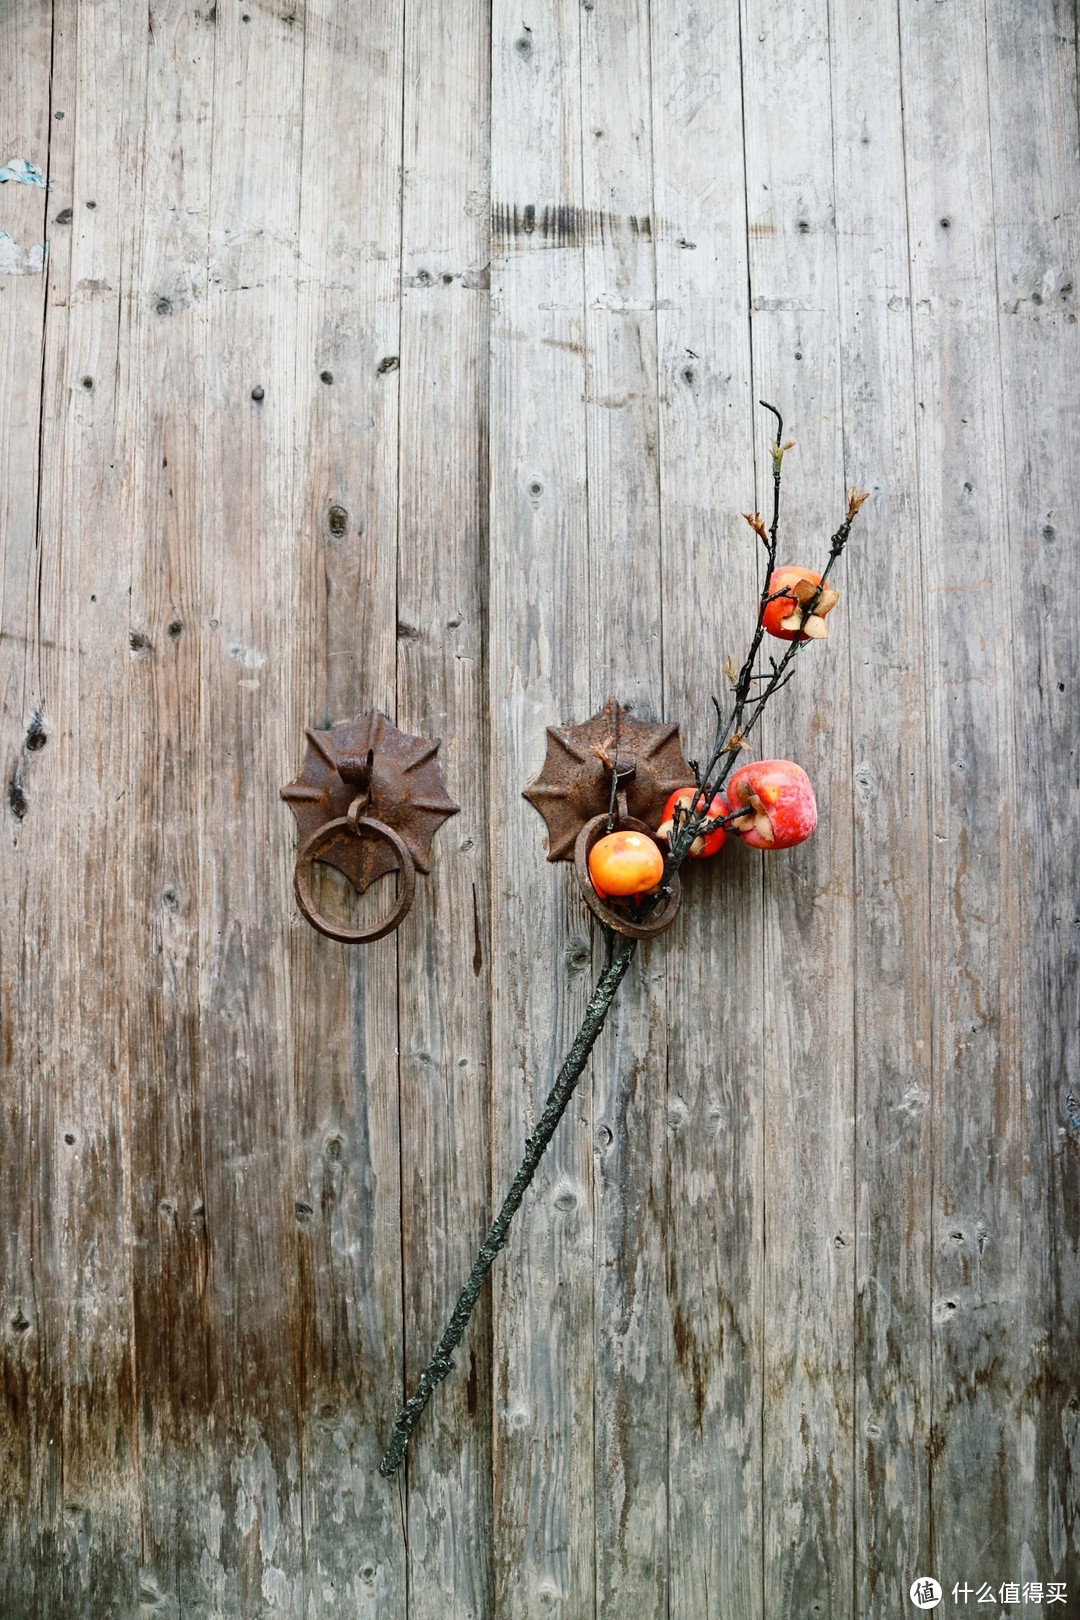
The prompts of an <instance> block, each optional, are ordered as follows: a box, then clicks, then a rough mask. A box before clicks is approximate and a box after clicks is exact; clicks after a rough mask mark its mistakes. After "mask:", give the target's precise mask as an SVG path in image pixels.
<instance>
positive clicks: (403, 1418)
mask: <svg viewBox="0 0 1080 1620" xmlns="http://www.w3.org/2000/svg"><path fill="white" fill-rule="evenodd" d="M608 943H609V949H610V945H611V941H610V940H609V942H608ZM636 948H637V942H636V940H633V939H624V940H622V941H621V942H620V945H619V949H618V950H617V951H616V952H615V954H614V955H613V956H612V957H611V960H610V962H609V963H608V965H607V966H606V967H605V969H604V971H603V973H601V975H600V977H599V979H598V980H597V981H596V986H595V988H594V990H593V993H592V998H591V1000H590V1002H589V1005H588V1008H587V1010H586V1013H585V1017H584V1019H583V1021H582V1025H581V1028H580V1029H579V1030H578V1032H577V1036H576V1037H575V1040H574V1044H573V1046H571V1048H570V1051H569V1052H568V1053H567V1057H566V1061H565V1063H564V1064H563V1066H562V1068H561V1069H560V1070H559V1077H558V1079H557V1080H556V1082H555V1084H554V1086H553V1087H552V1088H551V1092H550V1094H549V1096H548V1100H547V1102H546V1103H545V1104H544V1111H543V1113H542V1114H541V1115H540V1118H539V1119H538V1120H537V1122H536V1129H535V1130H534V1131H533V1133H532V1135H531V1136H530V1137H529V1139H528V1141H527V1142H526V1144H525V1157H524V1158H523V1159H522V1161H521V1164H520V1165H519V1167H518V1172H517V1174H516V1175H515V1177H514V1179H513V1181H512V1182H511V1184H510V1191H509V1192H508V1193H507V1195H506V1197H505V1198H504V1199H503V1206H502V1208H501V1209H500V1211H499V1213H498V1215H496V1217H495V1219H494V1221H493V1222H492V1225H491V1230H490V1231H489V1232H488V1235H487V1237H486V1238H485V1239H484V1241H483V1243H482V1245H481V1247H480V1252H479V1254H478V1255H477V1257H476V1261H475V1264H474V1265H473V1268H472V1271H471V1272H470V1274H469V1280H468V1282H467V1283H466V1284H465V1286H464V1288H463V1289H462V1290H461V1293H460V1295H459V1296H458V1302H457V1304H456V1305H455V1306H454V1311H453V1315H452V1316H451V1318H450V1321H449V1322H448V1324H447V1327H446V1331H445V1333H444V1334H443V1336H442V1338H441V1339H440V1340H439V1345H438V1348H437V1350H436V1351H435V1354H434V1355H433V1356H432V1358H431V1360H430V1361H429V1362H428V1364H427V1366H426V1367H425V1368H424V1370H423V1372H422V1373H421V1374H420V1382H419V1384H418V1385H417V1388H416V1394H415V1395H413V1396H412V1397H411V1398H410V1399H409V1400H407V1401H406V1402H405V1405H404V1406H403V1407H402V1408H401V1411H400V1412H399V1413H398V1415H397V1418H396V1420H395V1422H394V1434H393V1439H392V1440H391V1442H390V1444H389V1446H388V1447H387V1450H386V1455H385V1457H384V1458H383V1460H382V1462H381V1463H380V1464H379V1473H380V1474H383V1475H386V1476H389V1475H390V1474H393V1473H394V1472H395V1470H396V1469H397V1468H398V1467H399V1465H400V1463H401V1461H402V1459H403V1458H404V1456H405V1447H406V1446H407V1445H408V1443H409V1436H410V1435H411V1434H412V1431H413V1429H414V1428H415V1427H416V1424H417V1422H418V1420H419V1418H420V1414H421V1412H422V1411H423V1410H424V1407H425V1406H426V1405H427V1403H428V1401H429V1400H430V1399H431V1397H432V1395H433V1394H434V1392H435V1390H436V1388H437V1387H438V1385H439V1384H440V1383H441V1382H442V1380H443V1379H444V1378H446V1377H447V1375H448V1374H449V1373H450V1372H451V1371H452V1370H453V1365H454V1364H453V1361H452V1360H451V1354H452V1352H453V1351H454V1350H456V1349H457V1347H458V1345H459V1344H460V1343H461V1340H462V1336H463V1335H464V1332H465V1329H466V1327H467V1326H468V1322H469V1317H470V1316H471V1315H472V1312H473V1306H474V1305H475V1304H476V1301H477V1299H478V1297H479V1294H480V1290H481V1288H482V1287H483V1286H484V1278H485V1277H486V1276H487V1274H488V1272H489V1271H490V1270H491V1267H492V1264H493V1263H494V1260H495V1256H496V1255H497V1254H498V1252H499V1250H500V1249H501V1248H502V1246H503V1244H504V1243H505V1242H506V1238H507V1234H508V1232H509V1230H510V1222H511V1221H512V1220H513V1218H514V1216H515V1214H516V1213H517V1211H518V1208H519V1206H520V1204H521V1200H522V1199H523V1198H524V1196H525V1194H526V1192H527V1190H528V1187H529V1183H530V1182H531V1181H532V1179H533V1176H534V1175H535V1174H536V1169H537V1166H538V1165H539V1163H540V1160H541V1159H542V1158H543V1156H544V1151H545V1149H546V1148H547V1145H548V1143H549V1142H550V1141H551V1138H552V1137H553V1136H554V1134H555V1130H556V1127H557V1126H558V1123H559V1121H560V1119H562V1117H563V1114H564V1113H565V1112H566V1105H567V1103H568V1102H569V1101H570V1098H571V1097H572V1096H573V1095H574V1090H575V1088H576V1086H577V1083H578V1081H579V1080H580V1078H581V1075H582V1071H583V1070H584V1068H585V1065H586V1063H587V1062H588V1061H589V1053H590V1052H591V1051H592V1049H593V1047H594V1045H595V1044H596V1038H597V1036H598V1035H599V1033H600V1031H601V1030H602V1029H603V1027H604V1021H605V1019H606V1018H607V1015H608V1009H609V1008H610V1006H611V1003H612V1001H613V1000H614V997H615V992H616V990H618V988H619V986H620V984H621V983H622V981H623V978H624V976H625V974H626V970H627V968H628V967H629V966H630V962H631V959H632V957H633V955H634V951H635V949H636Z"/></svg>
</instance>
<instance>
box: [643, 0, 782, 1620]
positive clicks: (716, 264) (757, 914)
mask: <svg viewBox="0 0 1080 1620" xmlns="http://www.w3.org/2000/svg"><path fill="white" fill-rule="evenodd" d="M740 71H741V69H740V62H739V54H738V10H737V7H736V6H733V5H732V6H725V7H714V8H710V9H708V10H704V9H702V8H700V7H697V6H694V5H684V6H680V7H678V8H677V11H676V12H673V13H672V14H671V15H670V16H668V17H666V18H664V19H663V20H662V21H660V22H659V25H658V23H657V20H654V26H653V47H652V84H653V108H654V112H653V164H654V177H655V212H654V220H653V229H654V241H655V251H656V302H657V328H658V332H657V344H658V391H659V428H660V440H659V458H660V496H661V504H660V535H661V537H662V545H661V558H662V566H663V620H664V712H665V714H667V715H669V716H670V717H671V718H673V719H674V718H676V717H678V718H680V719H681V720H682V722H683V739H684V747H685V751H686V752H687V753H688V754H689V755H690V756H691V757H693V756H694V755H697V756H698V757H699V758H701V759H702V760H704V758H706V757H707V750H708V747H709V744H710V739H711V735H712V707H711V698H712V696H713V694H714V693H715V694H716V695H717V696H718V697H719V698H720V700H721V702H723V701H724V699H725V694H726V691H727V689H728V688H727V682H726V679H725V677H724V676H723V674H722V666H723V663H724V660H725V657H726V656H728V655H729V654H733V655H734V656H735V657H736V658H737V659H738V660H739V661H741V659H742V657H743V656H744V655H745V648H746V646H747V643H748V638H749V634H750V629H751V626H752V624H753V620H754V614H755V611H756V605H757V595H758V578H757V576H758V572H759V569H758V563H757V554H758V543H757V541H756V540H755V539H754V537H753V535H752V534H751V532H750V530H749V529H748V528H747V526H746V524H745V523H744V522H743V519H742V516H741V515H740V514H741V512H742V511H743V510H744V509H745V507H746V506H747V505H748V503H749V502H750V501H751V500H752V498H753V438H752V425H753V416H754V413H753V410H752V390H751V382H750V328H749V320H748V318H747V308H746V299H747V292H746V288H747V244H746V201H745V195H744V178H743V151H742V138H741V126H742V105H741V95H740ZM741 853H742V852H741V851H736V850H735V849H734V845H732V847H731V848H730V849H725V850H724V851H722V852H721V854H720V857H719V858H718V859H717V860H714V861H705V862H692V863H690V864H689V865H688V866H684V868H683V885H684V900H683V908H682V913H681V916H680V918H679V921H678V922H677V923H676V925H675V928H674V929H673V930H672V932H671V933H670V934H668V935H665V937H664V943H663V950H664V952H665V955H666V967H667V996H668V1034H667V1041H668V1053H669V1057H668V1094H667V1099H666V1135H667V1141H666V1146H665V1148H664V1157H666V1162H667V1188H666V1208H667V1217H666V1234H665V1236H666V1266H667V1277H668V1296H669V1307H668V1308H669V1310H670V1312H671V1317H672V1348H673V1354H672V1355H671V1356H670V1357H669V1358H668V1359H667V1361H666V1381H667V1424H668V1464H667V1473H668V1491H669V1499H668V1523H667V1537H668V1565H669V1603H670V1614H671V1616H672V1620H675V1617H679V1620H713V1617H716V1620H720V1617H723V1620H752V1617H753V1620H760V1616H761V1613H762V1608H761V1601H762V1598H761V1559H760V1555H759V1553H758V1551H757V1549H758V1548H759V1547H760V1542H761V1508H762V1493H761V1400H762V1390H761V1310H762V1291H761V1290H762V1204H763V1198H764V1189H763V1184H762V1137H761V1130H762V1118H761V1101H760V1096H761V1093H760V1085H761V1061H760V1056H761V1022H762V1004H761V950H762V944H761V879H760V873H759V871H758V870H757V866H756V863H755V862H753V861H749V860H745V859H741V858H740V856H741ZM734 942H737V945H736V944H735V943H734Z"/></svg>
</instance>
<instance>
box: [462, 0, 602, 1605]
mask: <svg viewBox="0 0 1080 1620" xmlns="http://www.w3.org/2000/svg"><path fill="white" fill-rule="evenodd" d="M491 48H492V88H491V95H492V104H491V121H492V151H491V160H492V243H491V253H492V261H491V373H490V383H489V389H490V393H489V416H490V433H491V441H490V442H491V457H490V461H491V482H490V489H491V497H490V519H489V521H490V546H489V557H490V572H489V578H490V586H489V591H490V595H489V609H488V611H489V615H490V618H489V636H488V647H489V666H488V667H489V690H490V706H491V746H492V759H491V794H490V817H491V825H490V848H491V895H492V1002H491V1014H492V1022H491V1031H492V1033H491V1049H492V1074H493V1109H492V1183H493V1186H492V1191H493V1195H494V1197H495V1198H496V1199H498V1198H500V1197H501V1195H502V1190H503V1189H505V1188H506V1187H507V1186H508V1184H509V1182H510V1179H511V1177H512V1175H513V1172H514V1170H515V1169H516V1167H517V1163H518V1160H519V1158H520V1156H521V1152H522V1149H523V1146H524V1141H525V1137H526V1135H527V1134H528V1130H529V1127H530V1124H531V1122H532V1121H533V1120H534V1119H535V1117H536V1115H537V1114H538V1113H539V1112H540V1109H541V1107H542V1105H543V1101H544V1099H545V1097H546V1096H547V1093H548V1091H549V1090H550V1088H551V1085H552V1082H553V1081H554V1078H555V1075H556V1073H557V1070H558V1065H559V1064H560V1062H561V1060H562V1057H563V1054H564V1052H565V1051H566V1049H567V1048H568V1047H569V1045H570V1042H571V1040H572V1039H573V1036H574V1033H575V1032H576V1030H577V1027H578V1025H579V1023H580V1020H581V1016H582V1014H583V1012H584V1009H585V1005H586V1002H587V999H588V987H589V982H590V981H589V971H588V970H589V965H590V958H591V952H590V949H589V932H588V928H587V926H586V925H585V923H584V921H583V919H582V914H581V906H580V901H579V899H578V897H577V895H576V891H575V889H574V886H573V878H572V876H571V874H570V872H569V870H568V869H567V868H566V867H565V866H562V865H551V866H545V865H544V864H543V853H544V842H543V824H542V823H541V821H540V820H539V818H538V816H537V815H536V812H535V811H534V810H533V809H532V808H531V807H530V806H529V805H528V804H527V803H526V802H525V801H524V800H523V799H522V798H521V790H522V788H523V787H524V786H525V785H526V783H527V782H529V781H530V780H531V778H532V777H533V776H534V775H535V774H536V772H537V771H538V769H539V768H540V766H541V764H542V762H543V759H544V751H545V737H544V727H545V726H546V725H551V724H556V725H557V724H560V723H563V722H568V721H574V720H580V719H585V718H586V717H587V715H588V714H589V712H590V711H589V701H590V688H589V648H588V634H589V631H588V566H587V528H586V523H587V515H586V489H585V420H584V403H583V402H584V395H585V386H586V376H585V362H584V353H585V330H584V320H583V309H582V263H581V250H580V245H579V243H580V230H581V222H582V219H583V213H582V207H581V151H580V143H581V138H582V137H581V123H580V111H579V109H580V97H579V93H578V62H579V20H578V8H577V6H576V5H571V4H569V3H562V0H559V3H548V4H545V5H543V6H540V7H533V8H531V9H530V13H529V17H528V19H527V26H525V25H523V21H522V18H521V14H520V12H519V11H518V10H516V9H515V8H513V7H511V6H510V5H508V4H505V3H503V0H498V3H497V4H496V5H495V6H494V7H493V11H492V47H491ZM587 1085H588V1081H587V1080H583V1082H582V1092H581V1095H580V1097H579V1099H578V1100H577V1102H576V1103H575V1105H574V1106H572V1107H571V1108H570V1109H569V1110H568V1112H567V1116H566V1118H565V1119H564V1121H563V1124H562V1127H561V1129H560V1131H559V1132H558V1134H557V1135H556V1137H555V1140H554V1142H553V1143H552V1146H551V1148H550V1149H549V1151H548V1154H547V1157H546V1159H545V1162H544V1164H543V1165H542V1166H541V1168H540V1171H539V1172H538V1174H537V1177H536V1180H535V1182H534V1184H533V1187H532V1190H531V1191H530V1193H529V1197H528V1203H527V1206H526V1208H525V1209H524V1210H523V1211H522V1213H521V1215H520V1216H519V1218H518V1221H517V1222H516V1223H515V1227H514V1228H513V1230H512V1232H511V1236H510V1240H509V1242H508V1244H507V1246H506V1250H505V1253H504V1254H503V1256H502V1258H501V1259H500V1260H499V1262H498V1264H497V1266H496V1268H495V1272H494V1275H493V1290H494V1292H493V1303H494V1433H493V1452H494V1532H493V1534H494V1548H495V1567H494V1578H495V1612H496V1613H497V1614H499V1615H500V1616H503V1615H505V1616H506V1617H507V1620H526V1617H531V1616H534V1615H536V1614H537V1613H539V1612H545V1613H550V1614H552V1615H558V1616H562V1617H564V1620H571V1617H572V1616H577V1615H580V1614H583V1613H584V1614H587V1613H589V1612H591V1610H592V1608H593V1592H594V1580H595V1573H594V1547H593V1542H594V1519H593V1464H592V1453H591V1445H590V1436H591V1433H592V1426H593V1298H592V1290H591V1286H590V1279H591V1276H592V1265H593V1214H592V1208H591V1202H590V1199H589V1198H588V1196H587V1193H586V1189H587V1188H588V1187H589V1185H590V1176H591V1171H590V1167H591V1161H592V1156H593V1151H594V1137H593V1133H592V1131H591V1129H590V1125H591V1109H590V1106H589V1094H588V1091H587V1090H586V1089H585V1087H586V1086H587Z"/></svg>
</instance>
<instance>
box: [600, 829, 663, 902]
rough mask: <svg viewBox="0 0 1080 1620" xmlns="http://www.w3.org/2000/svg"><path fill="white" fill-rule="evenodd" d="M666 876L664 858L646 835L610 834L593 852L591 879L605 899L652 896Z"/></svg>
mask: <svg viewBox="0 0 1080 1620" xmlns="http://www.w3.org/2000/svg"><path fill="white" fill-rule="evenodd" d="M663 875H664V857H663V855H661V853H660V849H659V846H658V845H656V844H655V843H654V842H653V840H652V839H651V838H649V837H647V836H646V834H645V833H639V832H613V833H607V834H605V836H604V837H603V838H598V839H597V841H596V843H595V844H594V845H593V847H592V849H591V850H590V851H589V876H590V878H591V879H592V886H593V888H594V889H595V890H596V892H597V894H598V895H599V896H600V898H601V900H606V899H607V897H608V895H611V894H614V895H619V896H625V895H640V894H651V893H652V891H653V889H655V888H656V886H657V884H658V883H659V882H660V879H661V878H662V877H663Z"/></svg>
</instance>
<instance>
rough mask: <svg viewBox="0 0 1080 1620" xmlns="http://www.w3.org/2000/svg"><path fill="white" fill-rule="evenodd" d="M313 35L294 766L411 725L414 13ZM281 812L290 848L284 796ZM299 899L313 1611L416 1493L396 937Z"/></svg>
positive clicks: (304, 1372)
mask: <svg viewBox="0 0 1080 1620" xmlns="http://www.w3.org/2000/svg"><path fill="white" fill-rule="evenodd" d="M286 9H288V8H286ZM288 26H289V27H290V29H291V31H293V32H295V30H296V28H297V26H298V24H297V23H293V24H291V25H288ZM302 51H303V102H302V141H303V149H302V159H301V164H302V167H301V172H300V214H299V240H298V253H299V258H298V261H297V270H296V271H295V272H294V275H295V279H296V299H297V303H296V329H297V338H296V345H297V346H296V360H295V367H294V370H293V373H292V376H291V379H289V380H286V378H285V377H283V378H282V386H283V388H284V389H286V390H287V391H288V393H289V394H292V395H294V396H295V399H296V402H297V410H298V416H297V424H298V430H299V431H298V434H297V441H296V453H295V455H294V460H293V473H292V476H293V478H294V479H295V481H296V487H297V490H298V492H299V496H300V503H301V504H300V508H299V512H298V515H297V525H296V531H295V534H294V535H293V537H292V540H291V544H292V546H293V547H294V548H295V550H296V552H297V557H298V567H297V575H296V578H295V579H294V582H293V592H294V594H293V598H292V601H291V603H290V604H289V608H288V611H287V614H286V618H285V623H284V625H283V627H282V643H281V646H282V656H283V658H285V659H286V661H287V665H288V670H289V676H288V692H289V707H290V713H289V744H288V746H289V755H288V757H287V758H285V759H282V761H281V771H280V775H281V779H282V780H283V779H284V778H285V777H286V776H289V775H291V774H292V772H293V771H294V770H295V769H296V767H297V766H298V764H299V761H300V759H301V758H302V756H303V751H304V748H305V746H306V744H305V739H304V730H305V727H306V726H309V725H312V724H315V725H318V726H322V725H332V724H334V723H337V722H340V721H343V720H351V719H357V718H359V717H360V716H362V715H364V714H366V713H368V712H369V711H370V710H371V709H372V708H378V709H380V710H382V711H384V712H385V713H386V714H388V715H389V716H390V717H391V718H395V717H396V718H397V719H399V720H400V716H399V715H397V713H396V710H397V705H396V690H395V689H396V676H397V642H396V622H397V609H396V596H397V590H396V575H397V556H398V525H397V468H398V464H399V459H400V438H399V416H400V403H399V397H398V387H399V382H400V375H399V373H398V372H396V371H394V370H392V369H388V368H387V367H386V365H385V364H384V362H385V360H386V357H387V356H393V355H396V354H397V352H398V348H399V329H400V312H401V303H400V295H399V264H400V254H401V187H400V182H399V175H398V169H397V164H398V162H399V161H400V153H401V141H402V88H403V80H404V48H403V36H402V16H401V11H400V8H398V7H394V6H386V7H380V8H377V11H376V12H372V13H371V14H369V15H366V16H361V15H360V14H359V13H358V12H357V11H356V10H355V8H351V7H339V6H335V5H333V4H318V5H315V4H309V5H308V6H307V7H306V10H305V12H304V16H303V39H302ZM372 130H378V131H379V132H380V141H379V143H378V144H376V145H373V143H372V139H371V133H370V132H371V131H372ZM324 378H328V379H330V380H328V381H327V380H324ZM270 402H271V393H270V389H269V387H267V389H266V397H265V401H264V403H263V405H261V406H246V407H245V408H247V409H250V410H251V411H252V412H253V414H255V415H257V416H258V417H259V419H262V417H263V415H264V413H265V407H266V405H268V404H270ZM278 820H279V821H280V822H281V823H282V829H281V830H282V831H283V833H284V835H285V838H286V842H287V844H288V847H289V850H290V852H291V851H292V849H293V848H294V836H295V835H294V829H293V818H292V816H291V814H290V813H289V812H288V811H287V810H286V808H285V806H284V805H282V806H281V807H280V809H279V811H278ZM393 881H394V880H393V879H388V880H387V881H386V882H383V883H378V884H376V885H375V886H374V892H373V893H372V895H371V896H370V914H371V915H379V914H382V913H383V912H385V910H386V909H387V906H388V900H387V897H386V892H385V891H386V890H387V889H388V888H389V886H390V885H391V884H392V883H393ZM341 887H344V885H341ZM337 898H338V900H339V901H341V902H344V899H345V897H344V896H343V895H340V894H339V895H338V896H337ZM349 909H350V908H349V906H348V905H347V904H345V903H342V904H341V905H340V906H339V910H340V911H341V912H343V913H345V914H347V913H348V911H349ZM286 915H288V916H289V921H290V927H289V953H290V978H291V983H292V991H293V994H292V1007H291V1016H292V1020H293V1032H294V1033H293V1064H294V1071H293V1096H294V1108H295V1117H296V1121H297V1129H296V1133H295V1137H294V1141H293V1165H292V1173H293V1176H294V1180H293V1183H292V1187H291V1192H292V1207H291V1208H290V1210H289V1211H288V1219H289V1221H290V1223H291V1227H292V1231H293V1232H294V1234H295V1237H294V1243H295V1263H296V1266H297V1286H298V1290H299V1295H298V1302H297V1308H298V1320H297V1324H296V1325H297V1329H298V1330H299V1331H298V1333H297V1336H296V1338H297V1347H296V1351H295V1365H296V1373H295V1377H296V1383H297V1399H298V1405H299V1412H300V1423H301V1452H300V1475H299V1490H300V1494H301V1512H302V1528H303V1538H304V1576H305V1579H304V1601H305V1603H306V1606H307V1607H306V1610H305V1611H304V1613H305V1620H307V1614H308V1612H309V1611H310V1612H311V1613H314V1614H316V1615H327V1616H330V1615H340V1614H343V1613H347V1614H353V1613H355V1614H361V1615H370V1616H376V1615H381V1614H385V1613H395V1612H401V1613H403V1612H405V1608H406V1602H407V1597H406V1594H407V1587H408V1572H407V1561H406V1548H405V1538H404V1535H403V1528H402V1513H401V1503H400V1501H399V1500H398V1493H397V1491H396V1490H395V1491H388V1490H387V1489H386V1487H385V1485H383V1484H382V1482H380V1481H379V1480H378V1479H377V1475H376V1469H377V1467H378V1459H379V1456H380V1455H381V1449H382V1448H381V1440H382V1431H383V1425H384V1423H385V1421H386V1413H387V1410H388V1408H390V1407H392V1406H393V1404H394V1398H395V1394H396V1391H397V1388H398V1387H399V1381H400V1378H401V1368H402V1354H403V1347H402V1326H401V1237H400V1223H401V1190H400V1139H399V1126H400V1121H399V1111H398V988H397V974H398V950H399V947H398V938H397V936H396V935H395V936H392V937H391V938H388V939H383V940H379V941H378V942H377V943H376V944H375V945H373V946H370V947H367V948H365V949H355V950H354V949H344V948H343V947H341V946H340V945H337V944H335V943H334V942H333V941H331V940H327V939H323V938H322V937H320V936H319V935H317V934H316V933H315V932H314V931H313V930H312V929H310V928H309V927H307V925H306V924H305V923H304V922H303V920H302V919H301V918H300V917H299V916H298V915H297V914H296V913H295V911H294V910H293V909H292V908H291V907H290V908H288V911H287V913H286ZM411 924H412V919H409V924H408V925H409V926H411ZM391 1392H394V1393H391Z"/></svg>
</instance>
